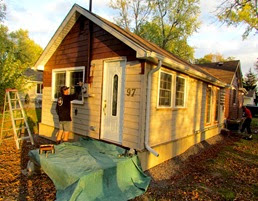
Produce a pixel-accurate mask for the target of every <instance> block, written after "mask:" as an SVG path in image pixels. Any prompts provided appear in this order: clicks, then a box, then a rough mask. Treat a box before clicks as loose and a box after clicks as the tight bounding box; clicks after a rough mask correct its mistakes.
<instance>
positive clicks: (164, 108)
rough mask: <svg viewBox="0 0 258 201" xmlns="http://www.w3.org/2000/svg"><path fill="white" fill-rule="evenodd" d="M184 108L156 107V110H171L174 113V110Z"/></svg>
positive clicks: (182, 108)
mask: <svg viewBox="0 0 258 201" xmlns="http://www.w3.org/2000/svg"><path fill="white" fill-rule="evenodd" d="M186 109H187V108H186V107H156V110H172V111H176V110H186Z"/></svg>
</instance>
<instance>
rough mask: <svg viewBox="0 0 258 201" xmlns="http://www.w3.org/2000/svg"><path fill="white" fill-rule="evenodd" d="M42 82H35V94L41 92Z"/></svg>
mask: <svg viewBox="0 0 258 201" xmlns="http://www.w3.org/2000/svg"><path fill="white" fill-rule="evenodd" d="M42 90H43V84H42V83H37V88H36V94H42Z"/></svg>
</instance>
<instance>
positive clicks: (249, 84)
mask: <svg viewBox="0 0 258 201" xmlns="http://www.w3.org/2000/svg"><path fill="white" fill-rule="evenodd" d="M257 81H258V79H257V76H256V75H255V74H254V73H253V72H252V70H251V68H250V69H249V72H248V73H247V74H246V75H245V77H244V78H243V87H244V88H245V89H246V90H247V91H250V90H255V88H256V82H257Z"/></svg>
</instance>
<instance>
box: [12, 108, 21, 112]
mask: <svg viewBox="0 0 258 201" xmlns="http://www.w3.org/2000/svg"><path fill="white" fill-rule="evenodd" d="M12 110H13V111H14V110H22V109H21V108H14V109H12Z"/></svg>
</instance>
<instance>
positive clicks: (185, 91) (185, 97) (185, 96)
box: [173, 75, 188, 108]
mask: <svg viewBox="0 0 258 201" xmlns="http://www.w3.org/2000/svg"><path fill="white" fill-rule="evenodd" d="M177 77H179V78H183V79H184V80H185V88H184V105H183V106H176V84H177V83H176V78H177ZM174 83H175V84H174V86H175V87H174V88H175V89H174V98H173V100H174V107H175V108H186V100H187V83H188V79H187V78H186V77H183V76H180V75H177V76H175V79H174Z"/></svg>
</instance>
